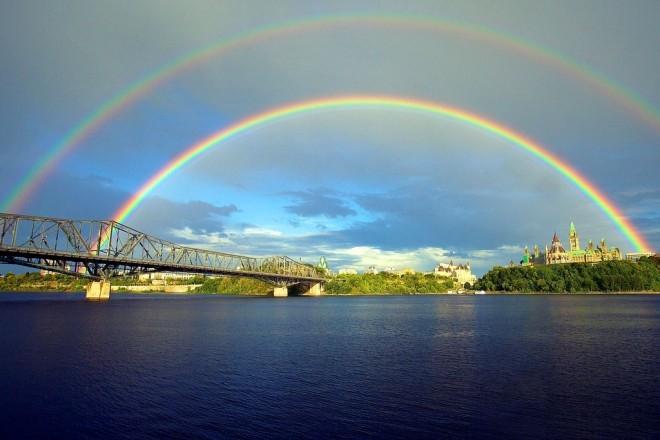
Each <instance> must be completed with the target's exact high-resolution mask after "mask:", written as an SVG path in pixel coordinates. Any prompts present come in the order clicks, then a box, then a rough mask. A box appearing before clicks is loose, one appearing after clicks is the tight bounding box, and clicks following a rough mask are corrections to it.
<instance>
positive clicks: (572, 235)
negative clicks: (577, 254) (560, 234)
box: [568, 222, 580, 251]
mask: <svg viewBox="0 0 660 440" xmlns="http://www.w3.org/2000/svg"><path fill="white" fill-rule="evenodd" d="M568 241H569V244H570V246H571V251H579V250H580V237H579V236H578V233H577V231H576V230H575V225H574V224H573V222H571V227H570V228H569V230H568Z"/></svg>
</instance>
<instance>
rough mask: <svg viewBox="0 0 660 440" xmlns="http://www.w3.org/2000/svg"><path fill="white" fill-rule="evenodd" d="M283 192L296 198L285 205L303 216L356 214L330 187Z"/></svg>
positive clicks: (334, 216)
mask: <svg viewBox="0 0 660 440" xmlns="http://www.w3.org/2000/svg"><path fill="white" fill-rule="evenodd" d="M283 194H284V195H288V196H291V197H293V198H294V199H296V202H295V203H294V204H293V205H289V206H285V209H286V210H287V211H289V212H291V213H293V214H296V215H298V216H301V217H317V216H325V217H329V218H337V217H347V216H350V215H355V214H356V212H355V210H353V209H351V208H350V207H348V206H347V204H346V202H345V201H344V200H342V199H341V198H339V196H337V195H335V194H333V192H332V191H330V190H328V189H323V188H320V189H316V190H307V191H291V192H287V193H283Z"/></svg>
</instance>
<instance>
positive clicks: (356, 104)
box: [113, 95, 651, 252]
mask: <svg viewBox="0 0 660 440" xmlns="http://www.w3.org/2000/svg"><path fill="white" fill-rule="evenodd" d="M364 107H377V108H396V109H403V110H416V111H423V112H428V113H432V114H436V115H440V116H445V117H449V118H452V119H454V120H458V121H461V122H464V123H467V124H468V125H470V126H473V127H477V128H480V129H483V130H485V131H487V132H490V133H493V134H495V135H497V136H499V137H500V138H503V139H506V140H508V141H510V142H512V143H513V144H515V145H517V146H518V147H520V148H522V149H523V150H524V151H527V152H529V153H531V154H533V155H534V156H536V157H537V158H539V159H541V160H542V161H543V162H545V163H547V164H548V165H550V166H551V167H552V168H554V169H555V170H557V171H558V172H559V173H561V174H562V175H563V176H564V177H566V178H567V179H568V180H569V181H571V182H572V183H573V184H575V186H577V187H578V188H579V189H580V190H581V191H582V192H583V193H584V194H586V195H587V197H589V198H590V199H591V200H593V201H594V202H595V203H596V205H598V207H599V208H600V209H601V210H602V211H603V212H604V213H605V214H606V215H607V216H608V217H609V218H610V219H611V221H612V222H613V223H614V224H615V225H616V227H617V228H618V229H619V230H620V231H621V232H622V233H623V235H624V236H625V237H626V238H627V239H628V241H629V242H630V244H631V245H632V246H633V247H634V248H635V249H636V250H637V251H639V252H646V251H649V250H650V249H651V247H650V246H649V244H648V242H647V241H646V240H645V239H644V237H643V236H642V234H641V233H640V232H639V231H637V230H636V229H635V227H634V226H633V225H632V223H630V221H629V220H628V219H627V218H626V216H625V215H623V213H622V212H621V211H620V210H619V209H618V208H617V207H616V206H615V205H614V203H612V202H611V201H610V200H608V199H607V197H605V195H604V194H603V193H602V192H601V191H600V190H599V189H598V188H596V186H595V185H594V184H592V183H591V182H589V181H588V180H587V178H586V177H584V176H582V175H581V174H580V173H578V172H577V171H576V170H575V169H574V168H572V167H571V166H570V165H569V164H567V163H566V162H563V161H562V160H561V159H559V158H558V157H557V156H555V155H553V154H552V153H551V152H550V151H548V150H547V149H546V148H543V147H542V146H540V145H539V144H538V143H536V142H534V141H532V140H531V139H529V138H526V137H525V136H523V135H522V134H520V133H517V132H515V131H514V130H512V129H510V128H508V127H505V126H504V125H502V124H499V123H497V122H494V121H491V120H489V119H486V118H484V117H483V116H480V115H477V114H474V113H470V112H468V111H466V110H463V109H459V108H456V107H451V106H448V105H444V104H440V103H436V102H430V101H422V100H418V99H412V98H405V97H397V96H372V95H350V96H338V97H327V98H319V99H313V100H308V101H301V102H294V103H289V104H286V105H282V106H280V107H276V108H272V109H270V110H266V111H264V112H262V113H258V114H255V115H252V116H249V117H247V118H245V119H242V120H240V121H238V122H236V123H234V124H232V125H229V126H227V127H225V128H223V129H221V130H219V131H217V132H215V133H213V134H211V135H210V136H208V137H206V138H204V139H202V140H200V141H199V142H197V143H195V144H193V145H191V146H189V147H188V148H186V149H185V150H184V151H182V152H181V153H180V154H178V155H177V156H176V157H174V158H173V159H172V160H171V161H170V162H169V163H167V164H166V165H165V166H164V167H162V168H161V169H160V170H159V171H158V172H157V173H156V174H154V175H153V176H151V178H149V180H147V181H146V182H145V183H144V184H143V185H142V187H140V189H139V190H138V191H137V192H136V193H135V194H134V195H133V196H132V197H130V198H129V199H128V200H127V201H126V202H125V203H124V204H123V205H122V206H121V207H120V208H119V209H118V210H117V211H116V212H115V214H114V216H113V218H114V219H115V220H116V221H118V222H122V221H124V220H125V219H126V218H127V217H128V216H129V215H130V214H131V213H132V212H133V211H134V210H135V209H136V208H137V207H138V205H139V204H140V203H141V202H142V200H144V198H145V197H146V196H147V195H148V194H149V193H150V192H151V191H153V189H154V188H156V187H157V186H158V185H159V184H160V183H161V182H163V181H164V180H165V179H167V178H168V177H169V176H171V175H172V173H174V172H175V171H177V170H178V169H180V168H181V167H183V166H184V165H185V164H187V163H188V162H190V161H191V160H193V159H194V158H196V157H198V156H199V155H201V154H202V153H204V152H205V151H207V150H208V149H210V148H211V147H213V146H215V145H217V144H218V143H220V142H223V141H226V140H228V139H231V138H232V137H234V136H236V135H238V134H240V133H243V132H246V131H248V130H250V129H253V128H257V127H259V126H261V125H263V124H266V123H268V122H272V121H276V120H279V119H282V118H285V117H288V116H292V115H296V114H300V113H306V112H312V111H315V110H327V109H335V108H364Z"/></svg>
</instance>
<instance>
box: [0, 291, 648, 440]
mask: <svg viewBox="0 0 660 440" xmlns="http://www.w3.org/2000/svg"><path fill="white" fill-rule="evenodd" d="M659 337H660V297H654V296H643V295H639V296H477V297H468V296H426V295H425V296H412V297H323V298H288V299H286V300H283V301H282V300H274V299H272V298H239V297H214V296H172V295H164V296H162V297H159V298H155V297H153V296H150V295H134V296H131V295H116V296H114V297H113V299H112V300H111V301H110V302H108V303H106V304H98V303H88V302H85V301H82V295H81V294H66V295H64V294H0V353H2V363H0V390H2V392H1V393H0V408H1V409H2V411H0V436H2V437H14V438H16V437H29V436H32V437H48V436H53V437H81V436H91V437H99V436H105V437H112V438H117V437H119V438H121V437H131V438H135V437H138V438H162V437H186V438H190V437H209V438H217V437H219V436H224V437H230V438H236V437H239V438H240V437H248V438H257V437H258V438H263V437H274V438H291V436H292V435H294V434H295V435H297V436H298V437H304V438H315V439H316V438H319V437H322V436H325V437H333V438H335V437H336V438H354V437H357V436H359V437H366V436H370V437H377V438H388V437H390V438H394V437H397V438H400V437H404V436H405V437H415V438H438V437H440V436H443V435H451V436H454V437H456V436H458V437H474V436H479V437H541V438H556V437H569V436H570V437H594V436H596V437H624V436H625V437H639V438H644V437H646V438H649V437H654V436H655V437H658V435H659V431H658V429H659V427H658V421H657V419H658V417H657V415H658V414H660V385H659V382H658V376H659V375H658V365H659V364H660V362H659V361H660V349H659V348H658V347H659V346H660V344H657V341H658V340H659Z"/></svg>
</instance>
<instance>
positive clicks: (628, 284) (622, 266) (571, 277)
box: [475, 258, 660, 293]
mask: <svg viewBox="0 0 660 440" xmlns="http://www.w3.org/2000/svg"><path fill="white" fill-rule="evenodd" d="M475 289H477V290H486V291H501V292H559V293H570V292H645V291H653V292H660V259H658V258H642V259H640V260H639V261H638V262H631V261H606V262H602V263H597V264H585V263H572V264H554V265H547V266H516V267H506V268H505V267H494V268H493V269H491V270H490V271H489V272H488V273H486V274H485V275H484V276H483V277H482V278H481V279H479V281H477V283H476V284H475Z"/></svg>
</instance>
